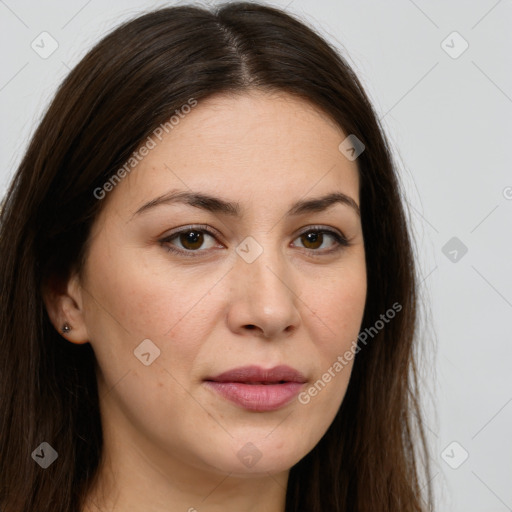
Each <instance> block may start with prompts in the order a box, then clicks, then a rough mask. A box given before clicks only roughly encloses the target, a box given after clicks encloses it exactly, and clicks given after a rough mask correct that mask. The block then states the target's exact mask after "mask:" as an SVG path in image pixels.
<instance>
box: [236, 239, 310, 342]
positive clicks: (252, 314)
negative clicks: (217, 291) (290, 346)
mask: <svg viewBox="0 0 512 512" xmlns="http://www.w3.org/2000/svg"><path fill="white" fill-rule="evenodd" d="M230 279H231V280H232V282H231V283H230V290H231V293H232V295H231V296H230V298H229V300H230V307H229V310H228V324H229V328H230V329H231V331H232V332H235V333H236V334H241V335H247V334H251V333H254V334H253V335H257V336H259V337H262V338H265V339H271V340H274V339H278V338H285V337H288V336H290V334H291V333H292V332H293V331H295V330H296V329H297V328H298V326H299V325H300V321H301V319H300V314H299V310H298V309H297V305H298V303H299V302H300V299H299V297H298V296H299V295H300V292H299V291H298V290H297V280H296V279H294V277H293V269H292V268H290V266H289V263H287V262H286V260H285V258H284V256H283V255H281V254H278V251H277V250H272V251H271V250H270V249H268V248H266V249H265V250H264V251H263V253H262V254H261V255H260V256H259V257H258V258H257V259H256V260H255V261H253V262H252V263H247V262H246V261H244V260H243V259H242V258H237V261H236V263H235V268H233V270H232V271H231V272H230Z"/></svg>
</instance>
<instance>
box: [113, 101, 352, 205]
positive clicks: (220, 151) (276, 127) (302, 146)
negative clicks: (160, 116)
mask: <svg viewBox="0 0 512 512" xmlns="http://www.w3.org/2000/svg"><path fill="white" fill-rule="evenodd" d="M187 111H188V113H186V114H181V115H180V116H179V117H178V116H176V117H175V121H178V122H175V124H174V125H173V127H172V128H171V129H169V130H168V133H167V132H164V133H163V135H162V136H161V140H158V139H156V138H154V137H153V139H154V141H155V142H156V145H155V146H154V147H153V149H151V150H150V151H149V152H148V153H147V155H146V156H144V158H142V160H141V161H140V162H139V163H138V164H137V166H136V167H135V168H134V169H133V170H132V171H131V172H130V173H129V175H127V176H126V177H125V178H124V179H123V180H122V182H121V183H120V184H119V185H117V187H116V189H115V190H114V192H113V195H114V196H115V197H113V198H112V199H113V200H114V201H115V202H116V203H117V206H118V207H124V208H127V209H129V210H130V211H132V212H133V211H134V210H136V209H137V207H138V206H140V204H141V203H143V202H144V201H147V200H148V199H151V198H152V197H153V196H156V195H161V194H163V193H165V192H166V191H168V190H171V189H176V188H179V189H182V190H194V191H197V190H200V191H202V192H207V193H211V194H214V193H215V194H216V195H222V196H224V197H228V198H231V199H236V200H237V201H239V202H240V203H242V204H243V203H244V202H245V201H249V202H250V201H251V200H252V202H253V203H254V200H256V202H258V204H260V206H262V205H263V204H262V201H264V199H265V198H266V199H267V200H268V201H269V203H268V206H273V205H276V204H279V203H283V202H285V201H288V199H290V198H291V199H295V200H297V199H299V198H301V197H307V195H308V194H309V192H310V191H311V194H313V195H319V194H324V193H326V192H332V191H334V189H335V190H336V191H343V192H344V193H346V194H349V195H351V196H352V197H353V198H354V200H355V201H356V202H358V189H359V179H358V170H357V164H356V163H355V162H354V161H350V160H348V159H347V158H346V157H345V156H344V155H343V154H342V153H341V152H340V151H339V149H338V146H339V145H340V143H341V142H342V141H343V140H344V139H345V137H346V134H345V133H344V132H343V130H342V129H341V128H340V127H339V126H337V125H336V123H334V122H333V121H332V120H331V119H330V118H329V117H328V116H327V115H326V114H324V113H323V112H322V111H321V110H319V109H318V108H315V107H314V106H313V105H312V104H310V103H309V102H307V101H305V100H302V99H299V98H297V97H295V96H291V95H288V94H285V93H272V94H269V93H267V92H261V91H253V92H250V93H247V94H243V95H217V96H214V97H210V98H208V99H206V100H202V101H200V102H198V103H197V105H196V106H195V107H193V108H191V109H187Z"/></svg>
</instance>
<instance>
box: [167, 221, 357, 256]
mask: <svg viewBox="0 0 512 512" xmlns="http://www.w3.org/2000/svg"><path fill="white" fill-rule="evenodd" d="M188 231H200V232H202V233H206V234H208V235H210V236H212V237H213V238H215V239H217V237H218V234H217V233H218V232H217V230H215V229H214V228H212V227H211V226H209V225H208V224H193V225H188V226H180V227H178V228H175V229H174V230H173V231H171V232H170V233H169V234H168V235H166V236H165V237H164V238H161V239H160V240H159V242H160V243H161V244H162V245H163V246H165V249H166V250H168V251H169V252H173V253H176V254H178V255H184V256H185V257H200V256H203V255H204V254H205V253H207V252H210V250H208V249H207V250H205V249H203V250H201V249H198V250H197V251H191V250H188V251H186V250H183V249H179V248H177V247H173V246H169V245H165V244H166V243H168V242H169V241H170V240H172V239H173V238H175V237H176V236H177V235H180V234H181V233H187V232H188ZM310 231H317V232H319V233H325V234H328V235H331V236H332V237H333V238H334V239H335V242H336V243H335V247H334V248H331V249H328V250H325V249H324V250H315V249H308V248H306V247H302V248H300V247H299V249H302V250H303V251H307V253H308V254H311V255H313V256H326V255H329V254H332V253H335V252H338V251H339V250H341V249H343V248H346V247H348V246H349V245H351V242H350V240H349V239H348V238H347V237H346V236H345V235H344V234H343V232H342V231H340V230H338V229H337V228H333V227H331V226H324V225H318V224H314V225H310V226H306V227H305V228H304V229H302V230H301V231H299V232H298V233H297V234H296V235H295V236H294V238H293V240H295V239H296V238H298V237H300V236H302V235H304V234H305V233H309V232H310ZM217 241H218V240H217ZM222 245H224V244H222Z"/></svg>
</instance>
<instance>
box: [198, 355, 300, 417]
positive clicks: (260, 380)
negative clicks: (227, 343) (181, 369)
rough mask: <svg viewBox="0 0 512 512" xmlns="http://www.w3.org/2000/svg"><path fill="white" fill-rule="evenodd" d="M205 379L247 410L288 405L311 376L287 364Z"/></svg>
mask: <svg viewBox="0 0 512 512" xmlns="http://www.w3.org/2000/svg"><path fill="white" fill-rule="evenodd" d="M204 382H205V385H206V386H207V387H208V388H209V389H211V390H213V391H215V393H216V394H218V395H220V396H222V397H223V398H225V399H227V400H229V401H231V402H233V403H234V404H236V405H238V406H239V407H242V408H243V409H246V410H249V411H255V412H269V411H275V410H277V409H280V408H282V407H284V406H286V405H288V404H289V403H290V402H291V401H292V400H293V399H294V398H295V397H296V396H297V394H298V393H299V391H300V389H301V388H302V387H303V385H304V384H305V383H306V382H307V379H306V378H305V377H304V376H303V375H302V374H301V373H300V372H299V371H298V370H295V369H294V368H291V367H289V366H285V365H281V366H276V367H274V368H270V369H264V368H261V367H259V366H245V367H241V368H234V369H232V370H228V371H227V372H224V373H221V374H219V375H216V376H214V377H208V378H207V379H205V381H204Z"/></svg>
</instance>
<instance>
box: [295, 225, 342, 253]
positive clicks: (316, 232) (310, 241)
mask: <svg viewBox="0 0 512 512" xmlns="http://www.w3.org/2000/svg"><path fill="white" fill-rule="evenodd" d="M329 238H330V239H331V243H330V244H329V245H328V246H327V247H325V246H324V247H322V246H323V245H324V242H326V240H327V241H328V240H329ZM296 240H300V241H301V245H302V247H303V248H305V249H309V250H311V251H313V252H318V253H324V252H331V251H335V250H336V249H341V248H342V247H346V246H348V245H349V243H348V241H347V240H346V239H345V238H344V237H343V236H342V235H340V234H339V233H337V232H336V231H331V230H330V229H310V230H309V231H304V233H302V234H301V235H299V236H298V238H297V239H296ZM319 249H325V250H319Z"/></svg>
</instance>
